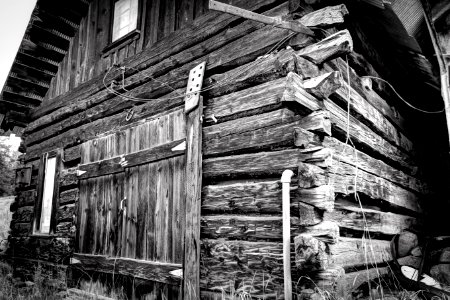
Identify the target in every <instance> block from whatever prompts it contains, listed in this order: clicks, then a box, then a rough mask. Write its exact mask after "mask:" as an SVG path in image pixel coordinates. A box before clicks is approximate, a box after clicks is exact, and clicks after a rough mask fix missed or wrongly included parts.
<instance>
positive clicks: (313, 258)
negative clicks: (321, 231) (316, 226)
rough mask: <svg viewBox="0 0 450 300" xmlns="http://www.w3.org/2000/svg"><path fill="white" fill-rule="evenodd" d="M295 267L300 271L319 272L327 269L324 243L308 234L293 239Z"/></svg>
mask: <svg viewBox="0 0 450 300" xmlns="http://www.w3.org/2000/svg"><path fill="white" fill-rule="evenodd" d="M294 244H295V265H296V266H297V268H298V269H299V270H301V271H320V270H325V269H326V268H327V267H328V255H327V253H326V245H325V243H324V242H322V241H320V240H318V239H317V238H315V237H313V236H311V235H309V234H300V235H298V236H296V237H295V238H294Z"/></svg>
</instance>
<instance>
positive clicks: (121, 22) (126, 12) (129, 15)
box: [112, 0, 138, 42]
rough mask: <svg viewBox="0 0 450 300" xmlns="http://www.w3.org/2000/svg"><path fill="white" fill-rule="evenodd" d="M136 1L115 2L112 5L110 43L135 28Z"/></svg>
mask: <svg viewBox="0 0 450 300" xmlns="http://www.w3.org/2000/svg"><path fill="white" fill-rule="evenodd" d="M137 21H138V0H117V1H116V2H115V3H114V20H113V30H112V32H113V34H112V42H115V41H117V40H118V39H120V38H121V37H123V36H125V35H127V34H128V33H130V32H132V31H133V30H135V29H136V28H137V25H138V24H137V23H138V22H137Z"/></svg>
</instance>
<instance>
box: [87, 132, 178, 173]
mask: <svg viewBox="0 0 450 300" xmlns="http://www.w3.org/2000/svg"><path fill="white" fill-rule="evenodd" d="M184 142H185V140H184V139H181V140H177V141H173V142H169V143H166V144H164V145H159V146H156V147H153V148H149V149H146V150H141V151H137V152H133V153H130V154H126V155H121V156H116V157H113V158H110V159H105V160H100V161H97V162H93V163H89V164H83V165H79V166H78V170H80V171H84V172H86V173H83V174H82V175H80V176H79V177H78V178H79V179H86V178H89V177H96V176H102V175H107V174H113V173H119V172H123V171H124V168H131V167H135V166H138V165H142V164H146V163H150V162H154V161H158V160H162V159H168V158H170V157H174V156H178V155H183V154H184V151H185V150H184V149H183V147H181V148H180V150H178V148H175V147H177V146H180V145H183V143H184Z"/></svg>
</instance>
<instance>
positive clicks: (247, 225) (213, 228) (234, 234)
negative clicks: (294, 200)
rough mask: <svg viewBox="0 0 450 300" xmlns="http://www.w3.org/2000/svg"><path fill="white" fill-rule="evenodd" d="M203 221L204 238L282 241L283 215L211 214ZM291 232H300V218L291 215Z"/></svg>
mask: <svg viewBox="0 0 450 300" xmlns="http://www.w3.org/2000/svg"><path fill="white" fill-rule="evenodd" d="M201 220H202V222H201V235H202V238H208V239H229V240H248V241H263V240H264V241H280V242H281V241H282V239H283V219H282V217H281V215H278V216H272V215H256V216H252V215H209V216H203V217H202V219H201ZM291 223H293V226H292V228H291V234H294V235H295V233H299V232H300V231H299V229H298V226H294V225H296V224H297V223H298V218H296V217H291Z"/></svg>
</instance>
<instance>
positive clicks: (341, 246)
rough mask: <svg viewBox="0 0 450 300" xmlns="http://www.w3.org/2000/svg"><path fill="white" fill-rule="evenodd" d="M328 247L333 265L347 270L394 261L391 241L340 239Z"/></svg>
mask: <svg viewBox="0 0 450 300" xmlns="http://www.w3.org/2000/svg"><path fill="white" fill-rule="evenodd" d="M328 247H329V254H330V255H331V263H333V264H335V265H339V266H341V267H343V268H345V269H352V268H354V267H362V266H367V265H371V264H375V263H377V264H379V263H384V262H388V261H391V260H392V255H391V251H390V241H383V240H375V239H371V240H369V239H360V238H346V237H340V238H339V239H338V242H337V243H336V244H329V245H328Z"/></svg>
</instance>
